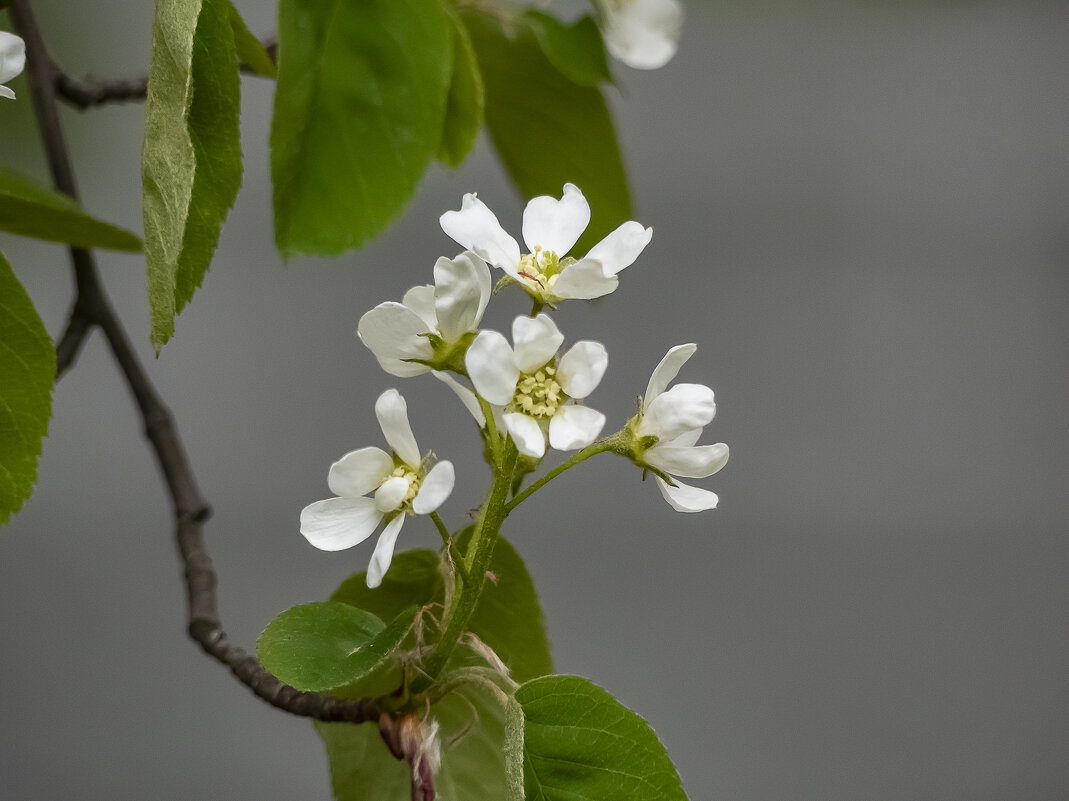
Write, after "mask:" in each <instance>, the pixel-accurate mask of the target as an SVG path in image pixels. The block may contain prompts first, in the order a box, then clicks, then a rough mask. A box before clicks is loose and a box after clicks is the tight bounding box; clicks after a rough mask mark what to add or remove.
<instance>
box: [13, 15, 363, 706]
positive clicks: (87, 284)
mask: <svg viewBox="0 0 1069 801" xmlns="http://www.w3.org/2000/svg"><path fill="white" fill-rule="evenodd" d="M9 12H10V14H11V20H12V22H13V23H14V25H15V29H16V30H17V31H18V33H19V35H20V36H21V37H22V38H23V40H25V42H26V73H27V77H28V79H29V83H30V90H31V92H32V95H33V105H34V111H35V113H36V115H37V122H38V125H39V126H40V129H41V138H42V141H43V142H44V146H45V151H46V154H47V156H48V164H49V168H50V170H51V172H52V180H53V183H54V184H55V186H56V189H58V190H59V191H61V192H63V193H65V194H67V195H69V196H71V197H76V196H77V187H76V185H75V181H74V173H73V171H72V169H71V164H70V157H69V155H68V151H67V146H66V144H65V142H64V138H63V130H62V128H61V126H60V122H59V115H58V112H57V105H56V98H57V85H58V83H59V81H58V80H57V77H58V76H59V75H60V72H59V70H58V68H57V67H56V65H55V64H54V62H53V61H52V60H51V58H50V57H49V55H48V50H47V48H46V47H45V44H44V40H43V39H42V37H41V32H40V30H39V29H38V27H37V23H36V20H35V19H34V16H33V12H32V11H31V9H30V3H29V0H13V2H12V3H11V5H10V8H9ZM70 254H71V263H72V265H73V268H74V275H75V281H76V284H77V299H76V300H75V302H74V307H73V308H72V309H71V313H70V320H69V322H68V325H67V329H66V331H65V332H64V334H63V337H62V339H61V340H60V342H59V345H58V346H57V348H56V351H57V357H56V358H57V374H62V373H63V372H64V371H66V370H67V369H68V368H69V367H70V366H71V364H72V363H73V361H74V359H75V358H76V356H77V353H78V350H79V348H80V347H81V345H82V343H83V342H84V340H85V337H86V335H87V334H88V333H89V331H90V330H91V329H92V328H93V327H96V326H99V328H100V329H101V331H102V332H103V334H104V337H105V339H106V340H107V342H108V345H109V347H110V348H111V352H112V354H113V356H114V357H115V361H116V362H117V363H118V365H119V368H120V369H121V370H122V374H123V376H124V378H125V379H126V384H127V386H128V387H129V388H130V391H131V393H132V394H133V396H134V400H135V401H136V402H137V407H138V410H139V411H140V414H141V418H142V421H143V423H144V426H145V436H146V437H147V438H148V440H149V443H150V444H151V445H152V450H153V452H154V454H155V456H156V461H157V463H158V464H159V466H160V469H161V471H162V472H163V479H164V482H165V484H166V485H167V491H168V493H169V495H170V496H171V502H172V504H173V507H174V518H175V524H176V537H177V540H178V550H179V554H180V555H181V559H182V564H183V566H184V568H185V581H186V600H187V608H188V617H189V634H190V636H191V637H192V638H193V639H194V640H196V641H197V642H198V643H199V644H200V646H201V647H202V648H203V649H204V650H205V651H206V652H207V653H208V654H210V655H211V656H213V657H215V658H216V659H218V660H219V661H220V662H222V663H223V664H224V665H226V666H227V667H229V668H230V671H231V672H232V673H233V674H234V675H235V676H236V677H237V678H238V679H239V680H240V681H241V682H242V683H243V684H245V685H246V686H248V687H249V688H250V689H252V691H253V692H254V693H255V694H256V695H257V696H259V697H260V698H262V699H263V700H265V701H267V702H268V703H269V704H271V705H273V706H275V707H278V708H279V709H282V710H285V711H286V712H291V713H293V714H295V715H302V716H305V717H310V718H315V719H316V720H323V721H346V722H351V723H362V722H364V721H368V720H376V721H377V720H378V719H379V709H378V705H377V703H376V702H375V699H371V698H364V699H360V700H357V701H350V700H344V699H341V698H337V697H335V696H332V695H324V694H321V693H307V692H300V691H299V690H296V689H294V688H293V687H290V686H288V685H286V684H283V683H282V682H280V681H279V680H278V679H276V678H275V677H274V676H272V675H271V674H270V673H268V672H267V671H266V670H264V669H263V668H262V667H261V666H260V663H259V662H258V661H257V659H256V657H254V656H252V655H251V654H248V653H247V652H245V651H244V650H242V649H241V648H239V647H238V646H236V645H234V644H232V643H231V642H230V641H229V639H227V636H226V634H225V633H224V632H223V630H222V626H221V623H220V621H219V615H218V612H217V611H216V596H215V584H216V577H215V571H214V570H213V568H212V562H211V557H210V556H209V555H208V551H207V549H206V548H205V547H204V540H203V535H202V524H203V522H204V521H205V520H206V519H207V518H208V516H209V515H210V514H211V509H210V508H209V506H208V503H207V501H205V500H204V498H203V497H202V496H201V494H200V491H199V490H198V489H197V485H196V481H195V479H194V477H193V471H192V469H191V467H190V465H189V461H188V460H187V458H186V455H185V450H184V448H183V447H182V443H181V440H180V439H179V437H178V431H177V429H176V427H175V424H174V421H173V420H172V418H171V414H170V412H169V411H168V410H167V407H166V406H165V405H164V404H163V401H162V400H161V398H160V396H159V395H158V394H157V392H156V390H155V388H154V387H153V386H152V384H151V382H150V381H149V380H148V376H147V375H146V374H145V371H144V370H143V369H142V368H141V364H140V362H139V361H138V359H137V356H136V354H135V353H134V350H133V348H132V347H131V345H130V342H129V340H128V339H127V337H126V333H125V331H124V330H123V328H122V324H121V323H120V322H119V319H118V318H117V317H116V316H115V312H114V311H113V310H112V308H111V304H110V303H109V301H108V299H107V297H106V295H105V294H104V290H103V287H102V286H101V283H100V281H99V279H98V278H97V273H96V266H95V265H94V263H93V256H92V253H91V252H90V251H88V250H85V249H83V248H71V249H70Z"/></svg>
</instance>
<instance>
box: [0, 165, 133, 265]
mask: <svg viewBox="0 0 1069 801" xmlns="http://www.w3.org/2000/svg"><path fill="white" fill-rule="evenodd" d="M0 231H8V232H10V233H12V234H18V235H19V236H31V237H33V238H34V239H45V240H47V241H49V242H66V243H67V244H69V245H73V246H75V247H80V248H108V249H110V250H126V251H131V252H136V251H138V250H141V240H140V239H138V238H137V237H136V236H135V235H134V234H131V233H130V232H129V231H124V230H123V229H121V228H116V227H115V226H114V225H109V224H108V223H106V222H101V221H100V220H97V219H95V218H94V217H90V216H89V215H88V214H86V213H85V212H84V211H82V209H81V207H80V206H79V205H78V204H77V203H76V202H75V201H74V200H73V199H71V198H69V197H67V196H66V195H64V194H61V193H60V192H56V191H55V190H54V189H50V188H48V187H46V186H43V185H41V184H38V183H37V182H36V181H33V180H31V179H30V178H27V177H26V176H24V175H19V174H18V173H16V172H13V171H12V170H9V169H6V168H4V167H0Z"/></svg>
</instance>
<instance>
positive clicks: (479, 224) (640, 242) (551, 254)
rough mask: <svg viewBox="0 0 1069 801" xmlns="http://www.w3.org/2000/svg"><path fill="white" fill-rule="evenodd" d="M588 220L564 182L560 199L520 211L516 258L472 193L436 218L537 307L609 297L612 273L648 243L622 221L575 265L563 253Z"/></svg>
mask: <svg viewBox="0 0 1069 801" xmlns="http://www.w3.org/2000/svg"><path fill="white" fill-rule="evenodd" d="M589 222H590V206H589V204H587V202H586V198H585V197H583V193H582V192H580V191H579V188H578V187H576V186H575V185H574V184H565V185H564V193H563V195H562V197H561V199H560V200H557V199H556V198H553V197H550V196H549V195H542V196H540V197H536V198H534V199H532V200H531V201H530V202H529V203H528V204H527V207H526V208H525V209H524V210H523V241H524V243H525V244H526V245H527V249H528V253H526V254H523V255H521V254H520V246H519V245H518V244H517V243H516V240H515V239H513V238H512V237H511V236H509V235H508V234H507V233H505V230H504V229H503V228H502V227H501V224H500V223H499V222H498V221H497V217H495V216H494V213H493V212H492V211H490V209H488V208H487V207H486V205H485V204H484V203H483V202H482V201H481V200H479V199H478V198H477V197H476V196H475V195H474V194H467V195H464V201H463V203H462V204H461V208H460V211H447V212H446V213H445V214H443V215H442V217H441V224H442V230H443V231H445V232H446V233H447V234H449V236H451V237H452V238H453V239H455V240H456V241H457V242H459V243H460V244H461V245H463V246H464V247H466V248H468V249H469V250H473V251H475V252H476V253H478V254H479V255H480V256H482V257H483V258H484V259H486V260H487V261H488V262H490V263H491V264H492V265H494V266H495V267H499V268H501V269H502V270H504V271H505V272H506V273H508V274H509V275H510V276H511V277H512V278H514V279H515V280H516V281H518V282H519V283H520V285H521V286H522V287H523V288H524V289H526V290H527V291H528V292H529V293H531V295H532V296H533V297H534V298H536V299H537V300H538V301H540V302H541V303H549V304H552V303H555V302H557V301H559V300H564V299H567V298H578V299H580V300H591V299H593V298H600V297H601V296H602V295H608V294H609V293H610V292H612V291H613V290H615V289H616V286H617V284H618V283H619V281H618V279H617V277H616V274H617V273H619V272H620V271H621V270H623V269H624V268H625V267H629V266H630V265H631V264H633V263H634V261H635V259H637V258H638V256H639V254H640V253H642V250H643V248H645V247H646V245H647V244H649V241H650V238H651V237H652V236H653V229H652V228H643V227H642V225H640V224H639V223H637V222H634V221H633V220H632V221H630V222H625V223H624V224H623V225H621V226H620V227H619V228H617V229H616V230H615V231H613V232H612V233H611V234H609V235H608V236H606V237H605V238H604V239H603V240H601V242H599V243H598V244H597V245H595V246H594V247H593V248H592V249H591V251H590V252H589V253H587V254H586V256H585V257H584V258H582V259H579V260H578V261H577V260H576V259H574V258H571V257H568V256H567V253H568V251H569V250H571V248H572V246H573V245H574V244H575V243H576V242H577V241H578V239H579V237H580V235H581V234H582V233H583V231H585V230H586V227H587V224H588V223H589Z"/></svg>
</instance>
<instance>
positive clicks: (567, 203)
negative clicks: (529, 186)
mask: <svg viewBox="0 0 1069 801" xmlns="http://www.w3.org/2000/svg"><path fill="white" fill-rule="evenodd" d="M589 223H590V205H589V204H588V203H587V202H586V198H585V197H583V193H582V192H580V191H579V187H577V186H576V185H575V184H565V185H564V194H563V195H562V196H561V199H560V200H557V199H556V198H555V197H550V196H549V195H542V196H540V197H536V198H533V199H532V200H531V201H530V202H529V203H528V204H527V208H525V209H524V210H523V241H524V243H525V244H526V245H527V250H528V252H530V253H534V250H535V248H536V247H539V246H540V247H541V248H542V250H548V251H552V252H553V253H556V254H557V255H558V256H564V255H565V254H566V253H567V252H568V251H569V250H571V249H572V245H574V244H575V242H576V240H578V239H579V237H580V236H581V235H582V233H583V231H585V230H586V227H587V225H588V224H589Z"/></svg>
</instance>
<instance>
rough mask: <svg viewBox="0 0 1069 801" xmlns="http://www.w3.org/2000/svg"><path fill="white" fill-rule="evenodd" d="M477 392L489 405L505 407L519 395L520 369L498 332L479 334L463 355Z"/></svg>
mask: <svg viewBox="0 0 1069 801" xmlns="http://www.w3.org/2000/svg"><path fill="white" fill-rule="evenodd" d="M464 366H465V367H466V368H467V370H468V377H469V378H470V379H471V383H472V385H473V386H474V387H475V391H476V392H478V393H479V394H480V395H482V396H483V397H484V398H486V400H488V401H490V403H494V404H497V405H498V406H504V405H505V404H506V403H508V402H509V401H511V400H512V396H513V395H514V394H515V392H516V380H517V379H518V378H519V377H520V368H519V367H517V366H516V359H515V357H514V356H513V354H512V348H510V347H509V343H508V340H507V339H505V337H504V336H502V335H501V334H499V333H498V332H497V331H480V332H479V333H478V335H477V336H476V337H475V339H474V341H473V342H472V343H471V345H470V346H468V352H467V353H465V354H464Z"/></svg>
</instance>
